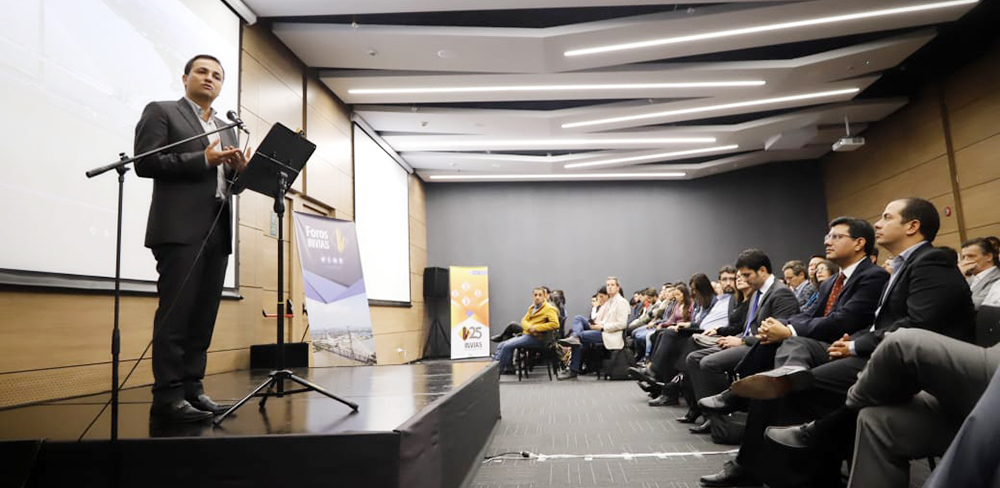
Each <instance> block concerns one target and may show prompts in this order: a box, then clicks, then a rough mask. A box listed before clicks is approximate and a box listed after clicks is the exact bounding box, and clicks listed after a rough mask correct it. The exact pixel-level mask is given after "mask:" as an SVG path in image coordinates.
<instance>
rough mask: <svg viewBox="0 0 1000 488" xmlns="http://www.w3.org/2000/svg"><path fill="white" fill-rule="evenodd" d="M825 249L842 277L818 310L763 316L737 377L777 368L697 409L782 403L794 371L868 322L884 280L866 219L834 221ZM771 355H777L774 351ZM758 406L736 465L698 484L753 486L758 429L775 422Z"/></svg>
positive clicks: (825, 292) (832, 282)
mask: <svg viewBox="0 0 1000 488" xmlns="http://www.w3.org/2000/svg"><path fill="white" fill-rule="evenodd" d="M824 243H825V245H826V258H827V259H829V260H831V261H833V262H834V263H836V264H837V265H838V266H840V268H841V271H840V273H839V274H838V275H837V276H836V277H834V278H832V279H829V280H826V281H825V282H824V283H823V284H822V285H821V286H820V289H819V306H817V307H813V308H812V309H810V310H809V311H806V312H803V313H799V314H796V315H793V316H791V317H789V318H787V319H778V318H773V317H769V318H767V319H766V320H764V322H763V323H762V324H761V326H760V329H759V330H758V332H757V336H758V338H759V339H760V344H758V345H757V346H756V347H754V348H753V349H752V350H751V351H750V352H749V353H748V357H747V358H746V359H745V360H744V368H741V372H743V373H746V372H748V371H747V369H745V368H751V369H752V370H751V371H749V372H751V373H752V372H755V371H760V370H768V369H770V368H771V367H774V368H775V369H773V370H771V371H768V372H766V373H761V374H755V375H753V376H749V377H746V378H744V379H742V380H740V381H737V382H735V383H733V385H732V386H731V387H730V389H729V390H727V391H725V392H723V393H721V394H719V395H716V396H715V397H714V398H713V397H710V398H706V399H703V400H702V403H704V404H709V405H711V406H715V407H717V409H719V410H727V409H732V408H734V407H735V406H736V405H737V404H738V402H737V401H735V398H734V397H737V396H739V397H745V398H755V399H769V398H777V397H779V396H783V395H784V394H785V393H787V392H788V391H789V390H790V389H791V388H792V386H793V379H794V378H795V374H793V373H795V372H800V371H806V370H807V369H808V368H810V367H812V366H817V365H819V364H823V363H825V362H827V361H829V359H828V358H827V355H826V349H827V348H828V347H829V346H830V343H831V342H833V341H834V340H836V339H838V338H840V337H841V336H842V335H843V334H850V333H853V332H855V331H858V330H861V329H863V328H865V327H867V326H868V325H869V324H871V323H872V320H873V319H874V318H875V308H876V306H877V305H878V299H879V296H880V294H881V293H882V289H883V288H884V287H885V283H886V281H888V279H889V274H888V273H886V272H885V271H884V270H882V268H879V267H878V266H876V265H874V264H872V262H871V261H870V260H869V259H868V255H870V254H871V253H872V250H873V249H874V247H875V229H874V228H873V227H872V225H871V224H870V223H868V222H867V221H865V220H861V219H856V218H852V217H840V218H837V219H834V220H833V221H832V222H830V226H829V232H828V233H827V235H826V237H825V239H824ZM775 349H776V350H777V352H776V351H775ZM771 410H774V409H771V408H766V407H765V404H764V403H763V402H751V404H750V412H749V413H750V414H749V416H748V418H747V423H746V430H745V431H744V437H743V443H742V445H741V446H740V453H739V455H738V456H737V458H736V460H735V461H731V462H730V463H728V464H727V465H726V466H724V468H723V470H722V471H721V472H720V473H717V474H715V475H711V476H705V477H703V478H702V480H701V481H702V484H703V485H705V486H730V485H732V484H746V483H752V482H754V481H756V479H755V478H756V476H753V475H752V474H751V473H752V472H753V471H755V465H756V464H757V462H756V460H755V458H756V457H757V456H758V455H759V454H760V452H761V450H762V447H763V446H762V443H763V440H764V430H765V429H766V428H767V426H768V425H769V424H770V423H771V422H773V420H774V419H772V418H771V417H772V416H771V415H769V413H770V411H771Z"/></svg>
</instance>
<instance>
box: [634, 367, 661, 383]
mask: <svg viewBox="0 0 1000 488" xmlns="http://www.w3.org/2000/svg"><path fill="white" fill-rule="evenodd" d="M628 376H629V377H630V378H632V379H634V380H639V381H648V382H650V383H654V382H656V377H655V376H653V372H652V371H650V370H649V368H648V367H645V368H642V367H638V366H632V367H631V368H629V369H628Z"/></svg>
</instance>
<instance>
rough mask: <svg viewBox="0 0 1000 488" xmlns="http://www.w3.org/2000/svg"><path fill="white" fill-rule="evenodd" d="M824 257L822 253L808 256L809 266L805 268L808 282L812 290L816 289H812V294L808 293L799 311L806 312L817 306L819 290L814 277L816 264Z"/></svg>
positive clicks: (817, 282)
mask: <svg viewBox="0 0 1000 488" xmlns="http://www.w3.org/2000/svg"><path fill="white" fill-rule="evenodd" d="M824 259H826V258H824V257H823V255H822V254H813V255H812V256H810V257H809V266H808V267H807V268H806V272H807V273H808V274H809V283H812V286H813V290H816V291H813V294H812V295H810V296H809V298H808V299H807V300H806V304H805V305H803V306H802V307H801V308H800V309H801V311H803V312H806V313H808V312H811V311H812V309H813V307H818V306H819V303H818V302H819V291H818V290H819V281H818V280H817V279H816V265H818V264H819V262H820V261H822V260H824Z"/></svg>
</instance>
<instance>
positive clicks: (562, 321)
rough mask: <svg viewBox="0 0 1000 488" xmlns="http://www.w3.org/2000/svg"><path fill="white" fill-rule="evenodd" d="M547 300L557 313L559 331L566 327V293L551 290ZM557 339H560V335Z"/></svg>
mask: <svg viewBox="0 0 1000 488" xmlns="http://www.w3.org/2000/svg"><path fill="white" fill-rule="evenodd" d="M548 300H549V303H551V304H552V305H553V306H554V307H556V310H558V311H559V328H560V330H561V329H562V328H563V326H565V325H566V293H565V292H563V291H562V290H552V293H551V294H549V299H548ZM559 337H562V334H561V333H560V334H559Z"/></svg>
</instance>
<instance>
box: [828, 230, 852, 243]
mask: <svg viewBox="0 0 1000 488" xmlns="http://www.w3.org/2000/svg"><path fill="white" fill-rule="evenodd" d="M843 237H851V236H850V234H835V233H833V232H831V233H829V234H827V235H825V236H823V240H824V241H836V240H837V239H840V238H843Z"/></svg>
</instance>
